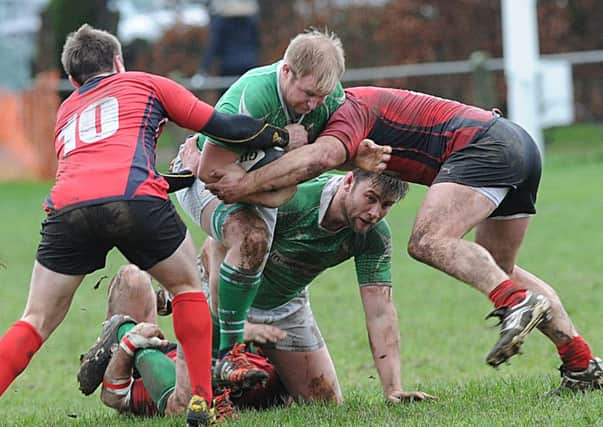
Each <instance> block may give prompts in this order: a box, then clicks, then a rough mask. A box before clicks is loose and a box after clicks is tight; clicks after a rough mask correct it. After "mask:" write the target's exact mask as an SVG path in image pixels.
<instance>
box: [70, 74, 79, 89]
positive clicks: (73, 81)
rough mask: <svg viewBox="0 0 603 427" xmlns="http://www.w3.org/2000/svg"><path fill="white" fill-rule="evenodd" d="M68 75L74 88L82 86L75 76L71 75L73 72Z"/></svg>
mask: <svg viewBox="0 0 603 427" xmlns="http://www.w3.org/2000/svg"><path fill="white" fill-rule="evenodd" d="M67 77H69V81H70V82H71V84H72V85H73V87H74V88H76V89H77V88H79V87H80V86H81V85H80V84H79V83H78V82H76V81H75V79H74V78H73V77H71V74H69V75H68V76H67Z"/></svg>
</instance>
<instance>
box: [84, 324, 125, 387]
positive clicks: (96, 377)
mask: <svg viewBox="0 0 603 427" xmlns="http://www.w3.org/2000/svg"><path fill="white" fill-rule="evenodd" d="M128 322H131V323H136V321H135V320H134V319H132V318H131V317H130V316H127V315H124V314H115V315H113V316H112V317H111V318H110V319H109V320H105V321H104V322H103V329H102V332H101V334H100V336H99V337H98V338H97V339H96V342H95V343H94V344H93V345H92V347H90V349H89V350H88V351H87V352H86V353H84V354H81V355H80V369H79V371H78V373H77V381H78V383H79V385H80V391H81V392H82V393H84V394H85V395H86V396H87V395H89V394H92V393H94V391H95V390H96V389H97V388H98V386H99V385H100V384H101V383H102V382H103V376H104V375H105V370H106V369H107V365H108V364H109V360H111V356H112V355H113V350H114V348H117V345H118V342H117V331H119V327H120V326H121V325H123V324H124V323H128Z"/></svg>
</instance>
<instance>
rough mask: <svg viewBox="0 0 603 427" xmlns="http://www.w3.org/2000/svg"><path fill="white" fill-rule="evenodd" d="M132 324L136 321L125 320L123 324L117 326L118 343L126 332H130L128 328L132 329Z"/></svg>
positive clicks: (134, 324)
mask: <svg viewBox="0 0 603 427" xmlns="http://www.w3.org/2000/svg"><path fill="white" fill-rule="evenodd" d="M134 326H136V323H134V322H126V323H124V324H123V325H121V326H120V327H119V329H118V330H117V342H118V343H119V341H121V339H122V337H123V336H124V335H125V334H127V333H128V332H130V329H132V328H133V327H134Z"/></svg>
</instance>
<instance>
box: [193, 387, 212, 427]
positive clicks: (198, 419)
mask: <svg viewBox="0 0 603 427" xmlns="http://www.w3.org/2000/svg"><path fill="white" fill-rule="evenodd" d="M186 425H187V427H200V426H211V427H215V426H217V425H218V422H217V420H216V413H215V411H214V408H210V407H209V405H208V404H207V402H206V400H205V399H204V398H202V397H201V396H197V395H196V394H195V395H193V397H191V400H190V402H189V403H188V406H187V408H186Z"/></svg>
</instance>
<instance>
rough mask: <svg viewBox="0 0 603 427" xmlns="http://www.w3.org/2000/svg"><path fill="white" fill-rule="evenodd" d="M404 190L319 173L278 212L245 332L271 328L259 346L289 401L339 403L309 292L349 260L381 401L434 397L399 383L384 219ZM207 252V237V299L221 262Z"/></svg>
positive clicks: (391, 183)
mask: <svg viewBox="0 0 603 427" xmlns="http://www.w3.org/2000/svg"><path fill="white" fill-rule="evenodd" d="M407 190H408V184H406V183H405V182H403V181H400V180H398V179H397V178H393V177H391V176H388V175H376V174H371V173H368V172H365V171H362V170H360V169H356V170H354V171H353V172H349V173H348V174H347V175H345V176H341V175H334V174H323V175H321V176H319V177H318V178H315V179H313V180H311V181H308V182H306V183H303V184H300V185H298V190H297V194H296V195H295V197H294V198H293V199H292V200H290V201H289V202H288V203H287V204H286V205H284V206H282V207H281V208H279V211H278V220H277V223H276V228H275V232H274V239H273V243H272V248H271V250H270V255H269V257H268V261H267V263H266V266H265V268H264V271H263V274H262V278H261V284H260V289H259V291H258V293H257V295H256V297H255V300H254V301H253V304H252V307H251V309H250V311H249V316H248V321H249V323H248V326H253V325H254V324H263V325H269V326H268V329H267V330H266V331H265V332H266V337H267V339H268V341H273V342H268V343H265V344H262V345H261V348H262V350H263V352H264V353H265V355H266V356H267V357H268V359H270V361H271V362H272V363H273V364H274V366H275V368H276V370H277V372H278V373H279V376H280V378H281V380H282V382H283V384H284V385H285V387H286V388H287V391H288V392H289V393H290V394H291V395H292V396H293V397H294V398H298V399H303V400H306V401H310V400H327V401H335V402H342V400H343V397H342V393H341V389H340V387H339V383H338V380H337V375H336V372H335V368H334V366H333V362H332V360H331V357H330V355H329V351H328V349H327V347H326V345H325V342H324V340H323V338H322V336H321V334H320V331H319V328H318V325H317V323H316V321H315V319H314V316H313V314H312V310H311V308H310V304H309V299H308V293H307V288H308V286H309V285H310V284H311V282H312V281H313V280H314V279H315V278H316V277H317V276H318V275H319V274H320V273H321V272H323V271H324V270H326V269H328V268H330V267H333V266H336V265H338V264H340V263H342V262H343V261H345V260H347V259H349V258H354V263H355V267H356V276H357V280H358V285H359V286H360V295H361V298H362V303H363V305H364V312H365V316H366V325H367V329H368V334H369V341H370V342H371V351H372V354H373V359H374V362H375V366H376V368H377V371H378V373H379V378H380V380H381V384H382V386H383V392H384V395H385V398H386V399H387V400H388V401H390V402H400V401H404V400H423V399H428V398H431V397H432V396H430V395H428V394H426V393H423V392H420V391H416V392H407V391H404V390H403V389H402V384H401V378H400V349H399V345H400V338H399V329H398V316H397V313H396V308H395V306H394V303H393V301H392V294H391V293H392V283H391V246H392V243H391V235H390V228H389V225H388V223H387V221H386V220H385V219H384V217H385V215H386V214H387V213H388V212H389V210H390V208H391V207H392V206H393V205H394V204H395V203H396V202H397V201H398V200H400V199H401V198H402V197H403V196H404V195H405V194H406V192H407ZM213 246H214V245H213V239H211V238H208V240H207V241H206V244H205V245H204V248H203V251H202V257H201V258H202V260H203V264H204V268H205V275H204V276H205V279H204V282H205V283H206V284H207V282H209V288H210V291H211V292H210V293H211V297H212V298H210V299H213V298H215V297H216V294H215V288H216V285H217V284H216V282H217V278H216V274H215V273H216V271H217V268H219V266H218V265H217V264H218V261H217V260H219V259H220V256H215V254H214V253H213V249H214V247H213ZM212 304H213V303H212ZM275 328H276V329H275ZM279 330H280V331H279ZM277 332H278V333H277Z"/></svg>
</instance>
